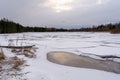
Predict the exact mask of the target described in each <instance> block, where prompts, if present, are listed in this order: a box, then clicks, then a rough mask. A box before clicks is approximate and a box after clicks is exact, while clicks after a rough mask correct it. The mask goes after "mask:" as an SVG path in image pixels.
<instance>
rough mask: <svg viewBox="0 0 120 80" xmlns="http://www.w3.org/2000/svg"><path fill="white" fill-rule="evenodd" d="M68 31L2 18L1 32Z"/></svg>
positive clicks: (0, 21) (0, 22) (0, 23)
mask: <svg viewBox="0 0 120 80" xmlns="http://www.w3.org/2000/svg"><path fill="white" fill-rule="evenodd" d="M57 31H61V32H63V31H68V30H67V29H62V28H60V29H57V28H47V27H29V26H23V25H21V24H19V23H15V22H13V21H10V20H8V19H6V18H3V19H1V20H0V33H20V32H57Z"/></svg>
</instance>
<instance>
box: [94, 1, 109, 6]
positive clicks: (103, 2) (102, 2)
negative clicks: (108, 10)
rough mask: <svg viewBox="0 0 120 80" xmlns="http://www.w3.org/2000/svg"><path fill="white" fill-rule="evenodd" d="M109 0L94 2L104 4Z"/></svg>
mask: <svg viewBox="0 0 120 80" xmlns="http://www.w3.org/2000/svg"><path fill="white" fill-rule="evenodd" d="M109 1H110V0H97V2H96V4H98V5H101V4H106V3H108V2H109Z"/></svg>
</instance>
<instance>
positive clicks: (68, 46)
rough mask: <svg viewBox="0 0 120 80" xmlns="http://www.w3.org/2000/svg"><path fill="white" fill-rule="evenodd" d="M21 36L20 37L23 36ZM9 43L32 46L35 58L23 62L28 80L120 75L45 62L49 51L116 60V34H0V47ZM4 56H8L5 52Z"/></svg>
mask: <svg viewBox="0 0 120 80" xmlns="http://www.w3.org/2000/svg"><path fill="white" fill-rule="evenodd" d="M23 35H24V36H23ZM9 39H13V40H15V39H20V40H19V41H18V42H16V40H15V41H14V44H15V45H21V43H22V44H24V45H36V47H37V48H38V49H37V52H36V54H37V57H36V58H35V59H29V58H26V57H24V56H19V57H22V58H24V59H25V60H26V61H27V64H28V65H30V66H27V67H25V68H24V69H23V71H24V72H29V74H27V75H26V77H27V78H28V80H120V74H114V73H110V72H105V71H99V70H93V69H84V68H76V67H69V66H63V65H58V64H54V63H51V62H49V61H48V60H47V59H46V54H47V53H48V52H50V51H67V52H73V53H75V54H78V55H80V54H84V53H88V54H96V55H116V56H120V34H110V33H94V32H89V33H85V32H58V33H56V32H51V33H48V32H46V33H17V34H0V45H8V40H9ZM5 54H6V55H8V54H9V55H8V56H11V55H10V54H12V53H9V51H5Z"/></svg>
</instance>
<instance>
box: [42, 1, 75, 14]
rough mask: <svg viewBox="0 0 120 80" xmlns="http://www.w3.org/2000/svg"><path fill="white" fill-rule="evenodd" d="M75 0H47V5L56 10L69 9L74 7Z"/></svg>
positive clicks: (45, 4)
mask: <svg viewBox="0 0 120 80" xmlns="http://www.w3.org/2000/svg"><path fill="white" fill-rule="evenodd" d="M72 2H73V0H47V1H46V2H45V3H44V6H45V7H48V8H51V9H53V10H55V11H56V12H62V11H69V10H71V9H72Z"/></svg>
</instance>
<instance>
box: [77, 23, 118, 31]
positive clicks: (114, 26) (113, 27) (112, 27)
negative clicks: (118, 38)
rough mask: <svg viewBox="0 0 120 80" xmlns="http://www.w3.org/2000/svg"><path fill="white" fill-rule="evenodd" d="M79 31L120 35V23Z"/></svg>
mask: <svg viewBox="0 0 120 80" xmlns="http://www.w3.org/2000/svg"><path fill="white" fill-rule="evenodd" d="M78 31H85V32H111V33H120V23H115V24H112V23H110V24H105V25H98V26H93V27H92V28H81V29H79V30H78Z"/></svg>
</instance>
